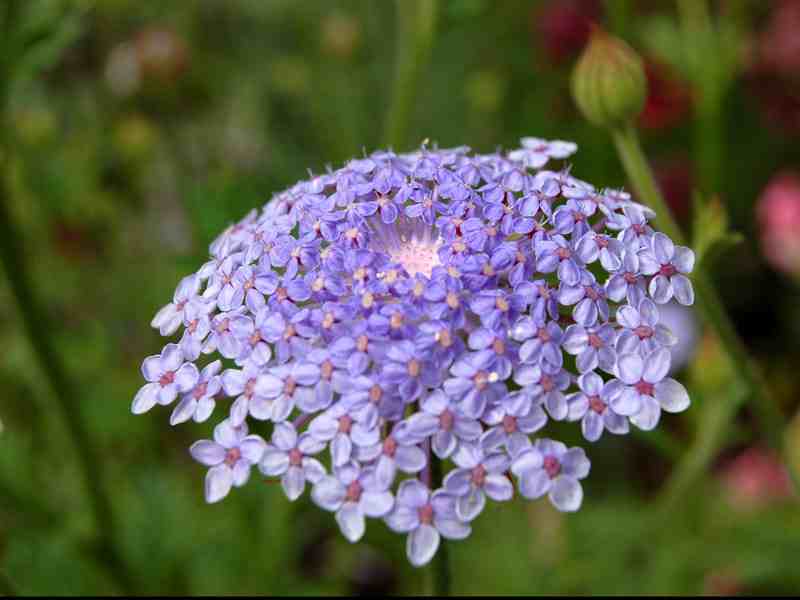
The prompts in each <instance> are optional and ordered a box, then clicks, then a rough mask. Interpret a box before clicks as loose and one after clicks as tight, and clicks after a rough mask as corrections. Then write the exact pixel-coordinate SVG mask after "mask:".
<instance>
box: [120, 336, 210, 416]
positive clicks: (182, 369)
mask: <svg viewBox="0 0 800 600" xmlns="http://www.w3.org/2000/svg"><path fill="white" fill-rule="evenodd" d="M142 375H143V376H144V378H145V380H146V381H148V382H149V383H146V384H145V385H144V386H143V387H142V388H141V389H140V390H139V392H138V393H137V394H136V397H135V398H134V399H133V405H132V408H131V410H132V411H133V414H135V415H139V414H142V413H145V412H147V411H148V410H150V409H151V408H153V407H154V406H155V405H156V404H162V405H167V404H171V403H172V401H173V400H175V398H176V397H177V396H178V394H185V393H186V392H188V391H189V390H191V389H192V388H193V387H194V386H195V384H196V383H197V380H198V379H199V377H200V373H199V372H198V370H197V367H196V366H195V365H194V363H190V362H187V363H185V362H183V353H182V352H181V349H180V347H179V346H178V345H177V344H167V345H166V346H164V350H163V351H162V352H161V354H158V355H155V356H148V357H147V358H145V359H144V362H143V363H142Z"/></svg>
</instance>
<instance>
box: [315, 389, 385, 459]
mask: <svg viewBox="0 0 800 600" xmlns="http://www.w3.org/2000/svg"><path fill="white" fill-rule="evenodd" d="M308 431H309V433H310V434H311V435H312V436H313V437H314V439H316V440H318V441H320V442H323V443H329V448H330V451H331V458H332V459H333V466H334V467H341V466H342V465H345V464H347V462H348V461H349V460H350V458H351V456H352V455H353V445H354V444H355V445H358V446H373V445H375V444H376V443H377V442H378V440H379V439H380V434H379V432H378V429H377V427H374V426H373V427H367V426H365V425H363V424H362V423H359V422H357V421H354V420H353V418H352V417H351V416H350V415H349V414H348V409H347V406H346V405H345V404H343V403H341V402H340V403H337V404H334V405H333V406H331V407H330V408H329V409H328V410H326V411H325V412H323V413H322V414H320V415H319V416H317V417H315V418H314V420H313V421H311V423H310V424H309V426H308Z"/></svg>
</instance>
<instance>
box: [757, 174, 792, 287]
mask: <svg viewBox="0 0 800 600" xmlns="http://www.w3.org/2000/svg"><path fill="white" fill-rule="evenodd" d="M757 213H758V222H759V226H760V229H761V246H762V249H763V252H764V256H765V257H766V259H767V261H769V263H770V264H771V265H772V266H773V267H775V268H776V269H778V270H780V271H784V272H786V273H790V274H793V275H800V176H798V175H797V174H795V173H780V174H778V175H776V176H774V177H773V178H772V180H771V181H770V183H769V184H768V185H767V187H766V188H765V189H764V191H763V192H762V193H761V197H760V198H759V200H758V207H757Z"/></svg>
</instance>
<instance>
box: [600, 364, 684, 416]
mask: <svg viewBox="0 0 800 600" xmlns="http://www.w3.org/2000/svg"><path fill="white" fill-rule="evenodd" d="M669 366H670V352H669V350H668V349H666V348H661V349H660V350H655V351H654V352H651V353H650V354H648V355H647V356H645V357H642V356H641V355H639V354H623V355H622V356H620V357H619V361H618V366H617V368H618V370H619V378H620V379H621V380H622V382H623V383H625V384H627V387H625V388H624V389H623V390H622V391H621V392H620V400H619V404H618V406H617V407H615V410H617V412H620V410H619V407H620V406H622V405H623V404H624V405H628V404H634V403H635V402H639V403H640V404H641V408H640V410H639V411H638V412H637V413H636V414H634V415H633V416H631V417H630V420H631V423H633V424H634V425H636V426H637V427H638V428H639V429H642V430H644V431H649V430H651V429H653V428H654V427H655V426H656V425H658V421H659V418H660V417H661V410H662V409H663V410H665V411H667V412H671V413H678V412H682V411H684V410H686V409H687V408H688V407H689V394H687V393H686V388H684V387H683V386H682V385H681V384H680V383H678V382H677V381H675V380H674V379H672V378H671V377H668V378H666V379H665V376H666V374H667V373H668V372H669ZM626 412H627V411H626Z"/></svg>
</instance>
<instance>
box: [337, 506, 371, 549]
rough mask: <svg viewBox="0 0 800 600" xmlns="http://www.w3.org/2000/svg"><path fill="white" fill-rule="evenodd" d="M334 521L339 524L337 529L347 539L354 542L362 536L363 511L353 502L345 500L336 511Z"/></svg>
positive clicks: (364, 528)
mask: <svg viewBox="0 0 800 600" xmlns="http://www.w3.org/2000/svg"><path fill="white" fill-rule="evenodd" d="M336 522H337V523H338V524H339V529H340V530H341V531H342V535H344V537H345V538H346V539H347V541H349V542H352V543H355V542H357V541H358V540H360V539H361V538H362V537H363V536H364V531H365V530H366V527H367V526H366V522H365V520H364V513H363V512H361V508H360V507H359V505H358V504H356V503H355V502H345V503H344V504H343V505H342V507H341V508H340V509H339V510H338V511H336Z"/></svg>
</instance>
